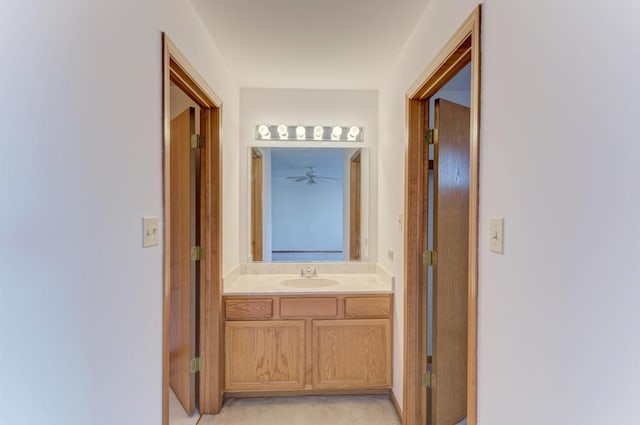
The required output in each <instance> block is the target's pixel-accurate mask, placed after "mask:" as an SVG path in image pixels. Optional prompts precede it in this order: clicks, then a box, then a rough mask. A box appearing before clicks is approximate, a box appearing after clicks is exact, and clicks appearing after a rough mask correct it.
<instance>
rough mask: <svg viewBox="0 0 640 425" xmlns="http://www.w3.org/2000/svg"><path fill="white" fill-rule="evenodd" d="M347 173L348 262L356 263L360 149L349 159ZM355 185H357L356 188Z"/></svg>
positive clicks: (359, 225)
mask: <svg viewBox="0 0 640 425" xmlns="http://www.w3.org/2000/svg"><path fill="white" fill-rule="evenodd" d="M356 164H357V165H356ZM354 167H357V173H354ZM349 173H350V175H349V261H358V260H361V259H362V245H361V240H360V239H361V237H362V222H361V220H362V214H361V211H362V150H361V149H358V150H357V151H356V152H355V153H354V154H353V155H352V156H351V158H350V159H349ZM354 177H355V179H354ZM355 183H357V186H356V185H355ZM356 189H357V191H356ZM354 249H355V250H356V251H357V252H356V253H354V252H353V250H354Z"/></svg>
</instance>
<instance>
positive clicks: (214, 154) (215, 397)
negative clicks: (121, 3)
mask: <svg viewBox="0 0 640 425" xmlns="http://www.w3.org/2000/svg"><path fill="white" fill-rule="evenodd" d="M171 82H173V83H174V84H176V85H177V86H178V87H180V89H181V90H182V91H184V92H185V93H186V94H187V95H188V96H189V97H190V98H191V99H193V101H194V102H196V104H198V105H199V106H200V108H201V109H202V111H203V112H204V113H203V114H202V115H201V119H204V122H202V121H201V128H205V134H201V137H203V136H204V139H205V147H204V148H203V149H202V151H201V170H200V176H201V185H200V199H201V202H200V211H198V214H199V215H200V226H201V240H200V245H201V246H202V247H204V255H203V257H202V259H201V260H200V291H199V296H200V299H199V300H197V301H196V302H198V303H199V311H200V316H199V318H197V320H198V325H197V327H198V326H199V338H200V340H199V353H198V355H199V357H200V358H201V359H203V364H204V366H203V369H202V370H201V371H200V372H199V373H200V375H199V379H198V384H197V385H198V390H199V391H198V393H199V400H198V405H199V411H200V413H201V414H202V413H218V412H219V411H220V409H221V408H222V401H223V398H222V397H223V394H222V390H223V386H222V374H221V371H222V370H223V369H222V361H223V360H222V356H221V354H220V349H219V348H220V346H221V339H222V320H221V312H222V172H221V171H222V159H221V128H222V126H221V117H222V101H221V100H220V98H219V97H218V96H217V95H216V94H215V93H214V92H213V90H211V88H210V87H209V85H208V84H207V83H206V82H205V80H204V79H203V78H202V77H201V76H200V74H198V72H197V71H196V69H195V68H194V67H193V66H192V65H191V64H190V63H189V61H187V59H186V58H185V56H184V55H183V54H182V53H181V52H180V50H179V49H178V48H177V47H176V45H175V44H174V43H173V42H172V41H171V40H170V39H169V37H168V36H167V34H166V33H162V138H163V180H162V187H163V225H164V231H163V233H164V237H163V300H162V311H163V320H162V423H163V424H164V425H168V424H169V331H170V322H169V319H170V316H169V315H170V311H171V302H170V276H171V252H170V249H169V247H170V241H171V239H170V238H171V226H170V219H171V217H170V208H169V206H170V205H171V191H170V185H169V181H170V179H169V178H170V164H171V158H170V149H169V148H170V143H171V140H170V134H171V132H170V129H171V104H170V88H171V86H170V84H171Z"/></svg>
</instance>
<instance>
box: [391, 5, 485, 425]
mask: <svg viewBox="0 0 640 425" xmlns="http://www.w3.org/2000/svg"><path fill="white" fill-rule="evenodd" d="M479 96H480V6H478V8H477V9H476V10H475V11H474V12H473V13H472V15H471V16H470V17H469V18H468V19H467V20H466V21H465V23H464V24H463V25H462V27H461V28H460V29H459V30H458V32H457V33H456V34H455V35H454V36H453V38H452V39H451V40H450V41H449V43H448V44H447V45H446V47H445V48H444V49H443V50H442V52H441V53H440V54H439V55H438V56H437V58H436V59H435V60H434V61H433V63H432V64H431V65H430V66H429V67H428V68H427V70H426V71H425V73H424V74H423V75H422V77H420V78H419V79H418V80H417V81H416V83H415V84H414V86H413V88H412V89H411V90H410V91H409V92H408V95H407V101H408V108H407V111H408V134H409V143H408V151H407V160H406V161H407V162H406V165H407V175H406V179H407V180H406V194H405V197H406V205H405V217H406V228H405V253H406V255H405V274H406V277H405V344H406V346H405V374H404V408H403V415H404V418H403V419H404V420H403V423H404V424H405V425H425V424H428V425H453V424H456V423H459V422H461V421H466V422H462V423H467V424H469V425H475V424H476V422H477V419H476V404H477V401H476V385H477V384H476V375H477V360H476V359H477V355H476V353H477V263H478V187H479V186H478V147H479V145H478V136H479V117H480V109H479V106H480V104H479V99H480V97H479Z"/></svg>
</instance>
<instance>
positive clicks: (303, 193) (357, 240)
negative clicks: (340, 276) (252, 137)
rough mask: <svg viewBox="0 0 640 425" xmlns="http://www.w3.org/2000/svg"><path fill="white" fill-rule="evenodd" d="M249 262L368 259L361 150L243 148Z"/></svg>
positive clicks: (365, 166) (365, 155)
mask: <svg viewBox="0 0 640 425" xmlns="http://www.w3.org/2000/svg"><path fill="white" fill-rule="evenodd" d="M248 156H249V161H250V165H249V170H250V179H249V181H250V188H249V196H250V214H249V220H250V226H249V228H250V232H249V236H250V245H249V246H250V249H251V258H252V260H253V261H262V262H326V261H330V262H335V261H361V260H368V250H367V244H368V208H363V205H368V203H369V201H368V196H369V152H368V149H367V148H271V147H269V148H265V147H259V148H258V147H252V148H250V150H249V155H248Z"/></svg>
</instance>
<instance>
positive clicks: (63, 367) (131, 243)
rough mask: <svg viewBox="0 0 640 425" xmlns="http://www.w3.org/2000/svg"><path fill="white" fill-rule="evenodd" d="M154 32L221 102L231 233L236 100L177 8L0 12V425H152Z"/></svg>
mask: <svg viewBox="0 0 640 425" xmlns="http://www.w3.org/2000/svg"><path fill="white" fill-rule="evenodd" d="M161 31H167V32H168V34H169V36H170V37H171V38H172V39H173V41H174V42H175V43H176V44H177V45H178V47H179V48H180V49H181V50H182V51H183V53H184V54H185V56H186V57H187V58H188V59H189V60H190V61H191V62H192V64H193V65H194V66H195V67H196V68H197V69H198V70H199V72H200V73H201V74H202V75H203V77H204V78H205V79H206V80H207V81H208V82H209V84H210V85H211V86H212V87H213V89H214V90H215V91H216V92H217V94H218V95H219V96H220V97H221V98H222V99H223V101H224V107H223V126H224V127H223V141H224V159H223V164H224V166H225V170H224V177H225V195H226V198H225V211H224V229H225V231H227V232H228V233H233V234H237V228H238V218H237V214H235V211H236V209H237V199H238V197H237V189H236V188H237V186H238V176H237V164H238V148H237V145H238V140H237V134H238V89H237V87H236V84H235V82H234V79H233V77H232V76H231V74H230V73H229V72H228V71H227V69H226V67H225V66H224V64H223V61H222V59H221V57H220V55H219V54H218V52H217V50H216V47H215V45H214V44H213V42H212V41H211V39H210V38H209V37H208V35H207V33H206V32H205V30H204V29H203V27H202V25H201V24H200V21H199V19H198V17H197V16H196V15H195V13H194V11H193V10H192V8H191V6H190V3H189V2H187V1H186V0H154V1H151V0H141V1H136V2H130V1H124V0H112V1H108V2H106V1H86V0H82V1H80V0H60V1H56V2H49V1H34V0H7V1H4V2H3V5H2V13H0V49H1V51H2V57H3V58H4V61H5V65H6V66H3V67H1V68H0V92H2V97H0V111H1V116H2V124H1V125H0V199H1V201H0V423H2V424H12V423H42V424H51V425H57V424H82V425H85V424H92V425H101V424H105V425H107V424H150V425H157V424H159V423H160V421H161V400H162V394H161V378H162V356H161V350H162V292H163V291H162V247H161V246H158V247H153V248H149V249H142V247H141V233H142V232H141V217H142V216H143V215H158V216H161V214H162V121H161V119H162V99H161V97H162V95H161V90H162V82H161V78H162V71H161V64H162V60H161V59H162V51H161ZM125 67H126V68H125ZM122 99H126V101H125V102H123V101H122ZM232 212H233V213H232ZM224 249H225V252H224V266H225V269H227V270H229V269H230V268H231V267H232V266H234V265H235V264H237V263H238V254H237V253H238V247H237V238H235V237H231V238H230V237H226V238H225V241H224Z"/></svg>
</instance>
